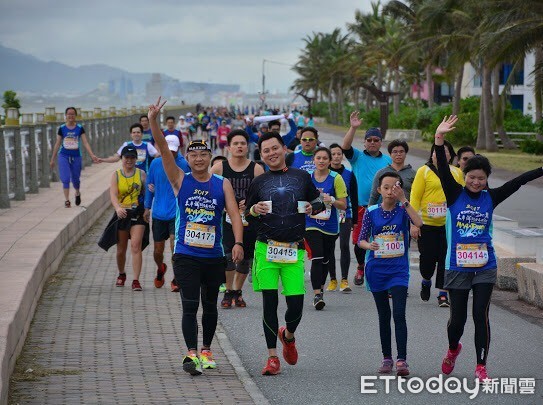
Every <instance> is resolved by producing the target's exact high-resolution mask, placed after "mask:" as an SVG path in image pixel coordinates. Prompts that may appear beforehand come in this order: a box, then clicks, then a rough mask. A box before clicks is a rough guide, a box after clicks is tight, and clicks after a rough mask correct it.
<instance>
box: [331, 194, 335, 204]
mask: <svg viewBox="0 0 543 405" xmlns="http://www.w3.org/2000/svg"><path fill="white" fill-rule="evenodd" d="M335 202H336V197H334V196H333V195H331V196H330V205H334V203H335Z"/></svg>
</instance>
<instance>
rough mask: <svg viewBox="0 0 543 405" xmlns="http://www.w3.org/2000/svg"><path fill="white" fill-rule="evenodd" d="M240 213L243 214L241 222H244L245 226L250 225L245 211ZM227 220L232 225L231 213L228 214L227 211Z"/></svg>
mask: <svg viewBox="0 0 543 405" xmlns="http://www.w3.org/2000/svg"><path fill="white" fill-rule="evenodd" d="M239 214H240V215H241V223H242V224H243V226H249V222H247V220H246V219H245V214H244V213H243V212H240V213H239ZM225 220H226V223H227V224H230V225H232V218H230V215H228V213H226V218H225Z"/></svg>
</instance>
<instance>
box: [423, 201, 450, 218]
mask: <svg viewBox="0 0 543 405" xmlns="http://www.w3.org/2000/svg"><path fill="white" fill-rule="evenodd" d="M426 213H427V214H428V217H429V218H441V217H445V216H447V203H441V204H432V203H428V205H427V206H426Z"/></svg>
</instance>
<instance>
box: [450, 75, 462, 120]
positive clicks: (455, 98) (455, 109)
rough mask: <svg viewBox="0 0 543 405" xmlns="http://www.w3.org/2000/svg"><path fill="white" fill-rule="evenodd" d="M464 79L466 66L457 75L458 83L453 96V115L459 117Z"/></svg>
mask: <svg viewBox="0 0 543 405" xmlns="http://www.w3.org/2000/svg"><path fill="white" fill-rule="evenodd" d="M463 79H464V65H462V66H461V67H460V68H459V69H458V72H457V74H456V79H455V81H456V83H455V85H454V96H453V106H452V113H453V115H458V114H459V113H460V99H461V97H462V80H463Z"/></svg>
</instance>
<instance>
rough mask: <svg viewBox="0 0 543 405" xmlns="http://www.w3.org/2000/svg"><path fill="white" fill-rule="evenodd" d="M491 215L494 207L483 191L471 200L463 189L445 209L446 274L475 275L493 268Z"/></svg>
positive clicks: (487, 194) (494, 266)
mask: <svg viewBox="0 0 543 405" xmlns="http://www.w3.org/2000/svg"><path fill="white" fill-rule="evenodd" d="M493 212H494V204H493V202H492V198H491V197H490V194H489V193H488V191H486V190H483V191H481V193H480V195H479V196H478V198H476V199H475V198H472V197H470V196H469V195H468V193H467V192H466V189H464V190H462V193H461V194H460V196H459V197H458V199H457V200H456V201H455V202H454V204H452V206H450V207H448V208H447V220H446V223H445V227H446V230H447V241H448V242H449V243H448V248H447V260H446V262H445V268H446V269H447V270H456V271H464V272H476V271H481V270H489V269H495V268H496V266H497V264H496V254H495V252H494V246H493V245H492V214H493Z"/></svg>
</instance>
